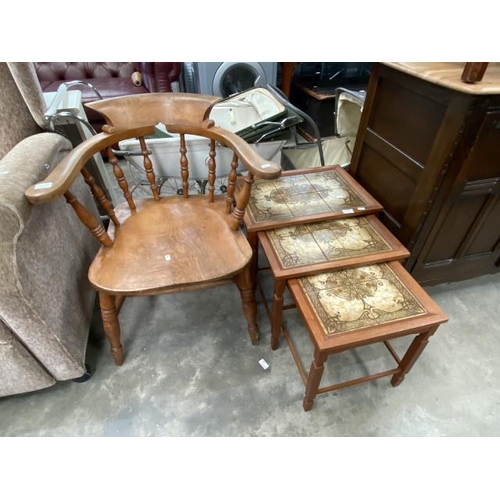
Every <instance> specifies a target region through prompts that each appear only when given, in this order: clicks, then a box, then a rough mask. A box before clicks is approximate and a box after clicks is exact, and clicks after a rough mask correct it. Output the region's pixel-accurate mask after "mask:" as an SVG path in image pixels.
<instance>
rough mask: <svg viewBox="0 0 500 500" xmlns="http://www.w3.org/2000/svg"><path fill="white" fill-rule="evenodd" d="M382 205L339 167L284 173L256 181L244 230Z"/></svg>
mask: <svg viewBox="0 0 500 500" xmlns="http://www.w3.org/2000/svg"><path fill="white" fill-rule="evenodd" d="M381 210H382V206H381V205H380V204H379V203H378V202H377V201H376V200H375V199H374V198H373V197H372V196H371V195H370V194H369V193H368V192H367V191H365V190H364V189H363V187H362V186H360V185H359V184H358V183H357V182H356V181H355V180H354V179H353V178H352V177H351V176H350V175H349V174H348V173H347V172H345V171H344V170H343V169H342V168H341V167H340V166H338V165H337V166H330V167H320V168H312V169H304V170H295V171H290V172H285V173H284V174H283V175H282V176H281V177H280V178H279V179H276V180H274V181H265V180H257V181H255V183H254V185H253V187H252V194H251V198H250V202H249V205H248V208H247V210H246V213H245V224H246V227H247V230H248V231H256V230H264V229H269V228H276V227H283V226H287V225H291V224H301V223H306V222H314V221H318V220H331V219H336V218H345V217H348V216H357V215H364V214H369V213H374V212H379V211H381Z"/></svg>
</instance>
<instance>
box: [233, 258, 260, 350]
mask: <svg viewBox="0 0 500 500" xmlns="http://www.w3.org/2000/svg"><path fill="white" fill-rule="evenodd" d="M235 282H236V286H237V287H238V289H239V291H240V296H241V304H242V308H243V314H244V315H245V318H246V320H247V324H248V333H249V335H250V340H251V341H252V344H253V345H257V344H258V343H259V340H260V338H259V337H260V336H259V327H258V325H257V302H256V300H255V288H254V286H253V281H252V276H251V270H250V266H247V267H246V268H245V269H244V270H243V271H242V272H241V273H240V274H238V275H237V276H235Z"/></svg>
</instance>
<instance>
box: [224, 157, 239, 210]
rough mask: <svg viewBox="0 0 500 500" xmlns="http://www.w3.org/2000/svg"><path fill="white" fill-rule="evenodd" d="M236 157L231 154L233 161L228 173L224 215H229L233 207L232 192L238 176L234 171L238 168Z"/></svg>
mask: <svg viewBox="0 0 500 500" xmlns="http://www.w3.org/2000/svg"><path fill="white" fill-rule="evenodd" d="M238 163H239V159H238V155H237V154H236V153H234V154H233V160H232V161H231V171H230V172H229V176H228V178H227V180H228V186H227V197H226V213H228V214H230V213H231V210H232V208H233V205H234V190H235V189H236V178H237V176H238V174H237V173H236V169H237V168H238Z"/></svg>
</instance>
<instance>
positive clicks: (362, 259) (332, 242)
mask: <svg viewBox="0 0 500 500" xmlns="http://www.w3.org/2000/svg"><path fill="white" fill-rule="evenodd" d="M258 239H259V243H260V245H261V248H262V250H263V252H264V254H265V256H266V259H267V261H268V262H269V267H270V270H271V273H272V275H273V278H274V293H273V301H272V308H271V347H272V349H277V348H278V345H279V336H280V330H281V323H282V316H283V293H284V291H285V287H286V282H287V280H288V279H291V278H295V277H300V276H307V275H313V274H318V273H321V272H326V271H331V270H335V269H341V268H350V267H353V266H359V265H363V264H373V263H377V262H385V261H388V260H398V259H404V258H406V257H408V256H409V255H410V253H409V252H408V250H407V249H406V248H405V247H404V246H403V245H402V244H401V243H400V242H399V241H398V240H397V239H396V238H395V237H394V236H393V235H392V234H391V233H390V232H389V231H388V230H387V229H386V228H385V226H384V225H383V224H382V223H381V222H380V221H379V220H378V219H377V218H376V216H374V215H368V216H361V217H353V218H348V219H337V220H331V221H325V222H315V223H311V224H301V225H299V226H288V227H282V228H278V229H268V230H267V231H260V232H259V233H258Z"/></svg>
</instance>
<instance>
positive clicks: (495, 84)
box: [382, 62, 500, 95]
mask: <svg viewBox="0 0 500 500" xmlns="http://www.w3.org/2000/svg"><path fill="white" fill-rule="evenodd" d="M382 64H384V65H386V66H390V67H391V68H394V69H397V70H399V71H401V72H403V73H407V74H409V75H412V76H416V77H417V78H421V79H422V80H426V81H428V82H431V83H435V84H436V85H440V86H441V87H446V88H449V89H452V90H457V91H458V92H463V93H465V94H477V95H479V94H500V63H494V62H490V63H489V65H488V68H487V69H486V73H485V74H484V77H483V79H482V80H481V81H480V82H477V83H464V82H462V80H461V79H460V77H461V75H462V72H463V70H464V66H465V63H463V62H384V63H382Z"/></svg>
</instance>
